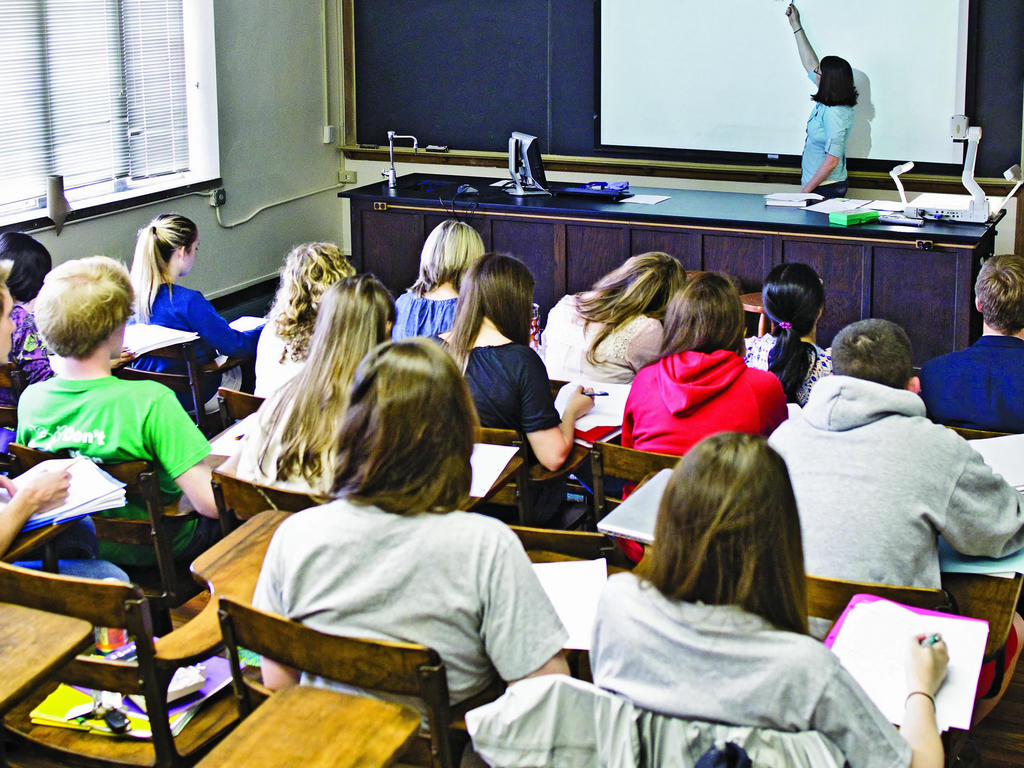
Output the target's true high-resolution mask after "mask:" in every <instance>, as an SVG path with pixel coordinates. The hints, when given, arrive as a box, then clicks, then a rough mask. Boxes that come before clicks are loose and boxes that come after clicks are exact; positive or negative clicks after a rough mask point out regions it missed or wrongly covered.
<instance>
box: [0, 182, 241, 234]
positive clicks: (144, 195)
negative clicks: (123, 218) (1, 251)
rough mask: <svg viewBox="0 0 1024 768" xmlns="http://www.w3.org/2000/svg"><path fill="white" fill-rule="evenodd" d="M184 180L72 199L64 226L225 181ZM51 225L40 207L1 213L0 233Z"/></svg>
mask: <svg viewBox="0 0 1024 768" xmlns="http://www.w3.org/2000/svg"><path fill="white" fill-rule="evenodd" d="M183 181H184V179H181V178H178V179H176V180H175V181H174V182H173V183H174V184H175V185H174V186H166V187H156V188H154V187H152V186H150V187H146V188H143V189H134V190H128V191H126V192H120V193H116V194H112V195H105V196H103V197H97V198H90V199H88V200H82V201H79V202H77V203H76V202H75V201H71V205H72V210H71V211H70V212H69V213H68V216H67V218H66V219H65V220H64V225H65V226H67V225H68V224H71V223H73V222H75V221H84V220H86V219H93V218H96V217H98V216H109V215H111V214H115V213H120V212H121V211H128V210H131V209H133V208H140V207H142V206H145V205H151V204H152V203H158V202H160V201H161V200H170V199H173V198H177V197H186V196H188V195H193V194H196V193H198V192H205V191H207V190H211V189H216V188H217V187H221V186H223V185H224V181H223V179H221V178H215V179H206V180H204V181H194V182H190V183H182V182H183ZM52 226H54V224H53V221H52V220H51V219H50V217H49V216H47V215H46V211H45V210H41V209H39V208H36V209H33V210H28V211H18V212H14V213H10V214H7V215H3V216H0V232H9V231H18V232H27V231H35V230H40V229H47V228H49V227H52Z"/></svg>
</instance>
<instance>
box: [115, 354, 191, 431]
mask: <svg viewBox="0 0 1024 768" xmlns="http://www.w3.org/2000/svg"><path fill="white" fill-rule="evenodd" d="M146 356H149V357H159V358H164V359H168V360H181V361H183V362H184V364H185V370H186V373H184V374H180V373H164V372H162V371H146V370H142V369H140V368H132V367H131V366H127V365H126V366H123V367H121V368H118V369H116V370H114V371H113V374H114V375H115V376H117V377H118V378H119V379H128V380H131V381H138V380H145V381H156V382H159V383H160V384H163V385H164V386H165V387H169V388H170V389H172V390H174V391H175V392H177V393H179V394H183V395H187V396H188V398H189V400H190V401H191V403H192V407H191V408H189V409H188V410H189V411H190V412H191V413H192V414H193V415H194V417H195V419H196V424H197V425H199V426H200V427H202V426H203V424H202V418H203V412H204V411H203V405H204V403H203V397H202V394H201V390H200V381H199V379H200V377H201V375H202V372H201V371H200V369H199V363H198V362H197V361H196V342H195V341H186V342H182V343H180V344H171V345H169V346H166V347H160V348H159V349H154V350H150V351H149V352H147V353H146Z"/></svg>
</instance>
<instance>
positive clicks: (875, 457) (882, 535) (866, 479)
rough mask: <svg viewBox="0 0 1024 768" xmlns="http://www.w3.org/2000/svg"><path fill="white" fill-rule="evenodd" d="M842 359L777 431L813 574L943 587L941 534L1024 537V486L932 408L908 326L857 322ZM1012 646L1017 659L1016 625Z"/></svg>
mask: <svg viewBox="0 0 1024 768" xmlns="http://www.w3.org/2000/svg"><path fill="white" fill-rule="evenodd" d="M832 367H833V372H834V374H835V375H833V376H831V377H827V378H824V379H822V380H821V381H819V382H818V383H817V384H815V386H814V389H812V390H811V396H810V398H809V400H808V401H807V405H806V406H805V407H804V408H803V410H802V412H801V413H799V414H797V415H795V416H793V417H791V418H790V419H789V420H788V421H786V422H784V423H783V424H782V425H781V426H780V427H779V428H778V429H777V430H776V431H775V432H774V433H773V434H772V436H771V437H770V438H769V441H768V442H769V444H770V445H771V446H772V447H773V448H774V449H775V450H776V451H778V452H779V453H780V454H781V455H782V457H783V458H784V459H785V460H786V465H787V466H788V468H789V474H790V478H791V479H792V483H793V490H794V492H795V494H796V500H797V508H798V510H799V513H800V527H801V531H802V534H803V542H804V559H805V564H806V568H807V573H809V574H813V575H815V576H829V577H833V578H839V579H849V580H855V581H869V582H875V583H881V584H896V585H901V586H915V587H938V586H939V585H940V583H939V555H938V550H937V547H936V538H937V536H938V535H940V534H941V535H942V536H943V537H944V538H945V539H946V541H947V542H949V544H950V545H951V546H952V547H953V548H954V549H956V550H957V551H959V552H962V553H964V554H967V555H986V556H988V557H1002V556H1004V555H1008V554H1010V553H1012V552H1015V551H1016V550H1018V549H1020V548H1021V547H1022V546H1024V496H1022V495H1021V494H1019V493H1018V492H1017V491H1015V490H1014V489H1013V488H1012V487H1010V486H1009V485H1008V484H1007V483H1006V481H1005V480H1003V478H1002V477H1000V476H999V475H997V474H995V473H994V472H993V471H992V470H991V469H989V467H988V465H986V464H985V462H984V461H982V458H981V456H980V455H979V454H978V453H977V452H976V451H975V450H974V449H972V448H971V447H970V445H969V444H968V443H967V441H966V440H964V439H963V438H961V437H960V436H959V435H957V434H956V433H955V432H953V430H951V429H947V428H946V427H941V426H938V425H937V424H933V423H932V422H930V421H929V420H928V419H927V418H926V416H925V406H924V402H923V401H922V400H921V398H920V397H919V396H918V394H917V393H918V392H919V391H920V382H919V381H918V379H917V377H916V376H914V375H913V367H912V365H911V353H910V339H909V338H907V334H906V333H905V332H904V331H903V329H902V328H900V327H899V326H898V325H896V324H895V323H891V322H889V321H887V320H861V321H859V322H856V323H853V324H852V325H848V326H847V327H846V328H844V329H843V330H842V331H840V332H839V334H838V335H837V336H836V337H835V339H834V341H833V342H832ZM1019 621H1020V617H1016V621H1015V625H1016V624H1017V623H1018V622H1019ZM1007 646H1008V650H1009V651H1011V653H1010V654H1008V655H1009V656H1012V659H1007V661H1012V663H1015V662H1016V656H1015V654H1014V653H1012V652H1016V651H1017V650H1019V649H1018V647H1017V646H1018V642H1017V638H1016V636H1015V634H1014V633H1011V637H1010V640H1009V641H1008V642H1007ZM1006 668H1007V671H1008V675H1007V676H1006V680H1009V677H1010V676H1012V669H1013V667H1012V664H1007V667H1006ZM987 703H988V704H993V703H994V702H993V701H991V700H990V701H989V702H987ZM985 709H986V711H987V708H985ZM979 712H980V708H978V707H976V710H975V717H976V720H977V719H979ZM982 714H983V713H982Z"/></svg>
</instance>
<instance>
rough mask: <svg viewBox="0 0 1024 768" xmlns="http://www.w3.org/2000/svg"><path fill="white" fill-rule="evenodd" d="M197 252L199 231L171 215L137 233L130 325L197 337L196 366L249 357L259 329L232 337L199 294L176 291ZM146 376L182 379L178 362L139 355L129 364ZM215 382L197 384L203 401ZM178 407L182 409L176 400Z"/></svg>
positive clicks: (182, 369) (212, 391)
mask: <svg viewBox="0 0 1024 768" xmlns="http://www.w3.org/2000/svg"><path fill="white" fill-rule="evenodd" d="M198 249H199V230H198V228H197V227H196V225H195V222H193V221H192V220H191V219H187V218H185V217H184V216H180V215H178V214H176V213H163V214H160V215H159V216H157V217H156V218H155V219H153V220H152V221H151V222H150V223H149V224H148V225H146V226H145V227H143V228H142V229H140V230H139V236H138V240H137V242H136V244H135V257H134V258H133V259H132V269H131V279H132V288H134V289H135V322H139V323H150V324H152V325H162V326H165V327H167V328H174V329H176V330H179V331H193V332H195V333H198V334H199V342H198V343H197V345H196V358H197V360H198V362H199V363H200V364H201V365H202V364H205V363H209V362H211V361H212V360H213V359H214V358H216V357H217V355H218V354H223V355H228V356H233V357H255V355H256V344H257V342H258V341H259V335H260V329H259V328H257V329H255V330H252V331H244V332H243V331H236V330H234V329H233V328H231V327H230V326H229V325H228V324H227V322H226V321H225V320H224V318H222V317H221V316H220V315H219V314H217V310H215V309H214V308H213V306H212V305H211V304H210V302H209V301H207V300H206V297H204V296H203V294H202V293H200V292H199V291H195V290H192V289H191V288H185V287H184V286H181V285H176V283H177V281H178V280H179V279H180V278H182V277H185V276H186V275H187V274H188V273H189V271H190V270H191V269H192V265H193V264H195V260H196V252H197V251H198ZM132 367H133V368H139V369H141V370H146V371H161V372H165V373H180V374H184V373H185V372H186V371H185V363H184V361H183V360H168V359H165V358H159V357H152V356H150V355H143V356H142V357H140V358H138V359H137V360H135V361H134V362H133V363H132ZM218 386H220V378H219V377H215V376H211V377H207V379H206V380H205V381H204V382H203V392H202V395H203V399H204V400H209V399H211V398H212V397H213V396H214V395H215V394H216V393H217V387H218ZM179 400H181V401H182V405H184V406H185V407H186V408H187V407H189V406H190V405H191V403H186V402H185V400H184V399H182V398H181V397H180V396H179Z"/></svg>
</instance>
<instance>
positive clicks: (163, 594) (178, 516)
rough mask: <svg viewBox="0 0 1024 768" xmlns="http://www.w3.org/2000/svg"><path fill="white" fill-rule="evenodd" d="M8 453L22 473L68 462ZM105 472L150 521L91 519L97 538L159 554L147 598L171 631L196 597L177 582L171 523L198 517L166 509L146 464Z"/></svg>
mask: <svg viewBox="0 0 1024 768" xmlns="http://www.w3.org/2000/svg"><path fill="white" fill-rule="evenodd" d="M9 450H10V452H11V454H12V455H13V456H14V457H15V458H16V459H17V461H18V464H19V465H20V466H21V469H22V471H25V470H27V469H30V468H32V467H34V466H35V465H36V464H39V463H41V462H44V461H46V460H48V459H57V458H66V457H65V456H62V455H61V454H56V453H47V452H46V451H37V450H35V449H34V448H27V447H26V446H24V445H20V444H18V443H11V445H10V447H9ZM103 469H104V471H106V472H108V473H109V474H110V475H111V476H113V477H114V478H115V479H117V480H119V481H121V482H122V483H124V484H125V489H124V490H125V493H127V494H129V495H133V496H136V497H138V498H139V499H140V500H141V502H142V506H144V507H145V509H146V513H147V515H148V518H149V519H148V520H132V519H128V518H116V517H100V516H99V515H96V516H94V517H93V518H92V521H93V524H94V525H95V526H96V538H98V539H100V540H101V541H109V542H113V543H116V544H135V545H138V546H144V547H147V546H148V547H153V549H154V552H155V554H156V568H157V573H158V576H159V583H158V584H156V585H152V584H147V585H146V587H147V592H146V596H147V597H148V598H149V600H150V601H151V604H152V607H153V609H154V610H155V611H157V626H158V629H159V630H160V631H161V632H164V631H167V630H169V629H170V626H171V624H170V614H169V609H170V608H173V607H176V606H178V605H181V604H182V603H183V602H185V601H186V600H188V599H189V598H190V597H192V596H193V595H194V594H195V592H196V591H195V590H194V589H193V590H189V589H187V588H186V587H187V586H189V585H188V584H187V583H186V584H184V585H183V584H182V583H181V581H180V580H179V579H178V576H177V570H176V568H175V564H174V552H173V542H174V533H173V532H172V531H171V530H170V528H171V523H172V522H184V521H185V520H186V519H188V518H190V517H193V516H195V515H196V514H197V513H195V512H192V511H181V510H180V509H179V508H178V505H177V503H174V504H169V505H164V503H163V500H162V498H161V496H160V483H159V481H158V480H157V477H156V472H155V471H154V469H153V467H152V465H151V464H150V463H149V462H147V461H126V462H123V463H120V464H104V465H103Z"/></svg>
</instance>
